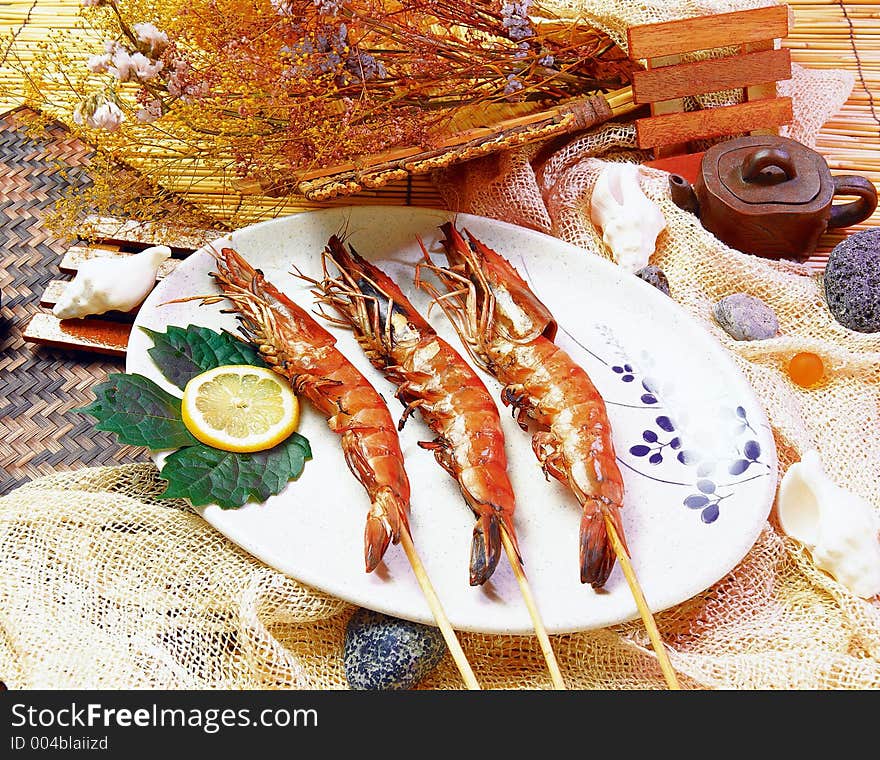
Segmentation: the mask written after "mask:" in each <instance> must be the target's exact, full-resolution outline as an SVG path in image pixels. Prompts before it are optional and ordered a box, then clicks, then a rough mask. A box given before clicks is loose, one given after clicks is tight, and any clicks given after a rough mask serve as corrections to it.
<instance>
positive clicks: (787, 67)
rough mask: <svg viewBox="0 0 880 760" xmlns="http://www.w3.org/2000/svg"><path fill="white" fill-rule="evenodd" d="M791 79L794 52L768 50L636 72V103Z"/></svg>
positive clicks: (634, 89) (634, 74) (634, 84)
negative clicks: (792, 53) (792, 54)
mask: <svg viewBox="0 0 880 760" xmlns="http://www.w3.org/2000/svg"><path fill="white" fill-rule="evenodd" d="M789 78H791V53H790V52H789V51H788V50H787V49H780V50H767V51H764V52H759V53H749V54H747V55H737V56H731V57H728V58H713V59H711V60H707V61H694V62H693V63H682V64H679V65H677V66H664V67H663V68H651V69H649V70H647V71H636V72H634V73H633V100H634V101H635V102H636V103H657V102H659V101H662V100H671V99H673V98H683V97H685V96H686V95H701V94H703V93H705V92H718V91H720V90H732V89H736V88H740V87H751V86H752V85H758V84H763V83H765V82H777V81H779V80H782V79H789Z"/></svg>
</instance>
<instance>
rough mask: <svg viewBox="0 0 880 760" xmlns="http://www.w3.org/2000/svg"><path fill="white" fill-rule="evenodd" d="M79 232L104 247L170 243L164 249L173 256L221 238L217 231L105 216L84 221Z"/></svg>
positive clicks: (91, 217) (219, 231)
mask: <svg viewBox="0 0 880 760" xmlns="http://www.w3.org/2000/svg"><path fill="white" fill-rule="evenodd" d="M81 231H82V232H84V233H91V235H92V236H96V237H99V238H101V240H103V241H105V242H107V243H118V244H126V243H138V244H142V245H143V246H144V247H147V246H150V245H157V241H160V240H163V239H170V240H173V241H174V242H173V243H166V245H167V246H168V247H169V248H171V250H172V251H175V252H192V251H194V250H195V249H196V248H201V247H202V246H203V245H204V244H205V242H207V241H208V240H214V239H216V238H219V237H221V236H222V235H223V234H224V233H223V232H222V231H221V230H209V229H201V228H197V227H178V226H175V225H173V224H170V223H168V224H163V223H161V222H136V221H132V220H130V219H128V220H126V219H116V218H114V217H106V216H103V217H102V216H90V217H88V218H87V219H86V220H85V222H84V223H83V226H82V228H81Z"/></svg>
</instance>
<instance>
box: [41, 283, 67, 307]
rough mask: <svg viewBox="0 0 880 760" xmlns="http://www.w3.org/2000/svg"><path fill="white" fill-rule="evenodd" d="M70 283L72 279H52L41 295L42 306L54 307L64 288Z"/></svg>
mask: <svg viewBox="0 0 880 760" xmlns="http://www.w3.org/2000/svg"><path fill="white" fill-rule="evenodd" d="M68 285H70V280H52V282H50V283H49V284H48V285H47V286H46V289H45V290H44V291H43V295H41V296H40V306H48V307H50V308H51V307H52V306H54V305H55V304H56V303H58V300H59V299H60V298H61V296H62V294H63V293H64V289H65V288H66V287H67V286H68Z"/></svg>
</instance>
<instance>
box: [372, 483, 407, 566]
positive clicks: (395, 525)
mask: <svg viewBox="0 0 880 760" xmlns="http://www.w3.org/2000/svg"><path fill="white" fill-rule="evenodd" d="M401 530H409V525H408V524H407V519H406V504H403V503H401V500H400V498H399V497H398V496H397V495H396V494H395V493H394V492H393V491H392V490H391V489H390V488H382V489H380V490H379V491H378V492H377V493H376V495H375V496H374V498H373V503H372V505H371V506H370V511H369V513H368V514H367V525H366V528H365V529H364V561H365V565H366V568H367V572H368V573H371V572H373V570H375V569H376V567H377V566H378V565H379V563H380V562H381V561H382V557H384V556H385V551H386V550H387V549H388V545H389V544H390V543H392V542H393V543H395V544H396V543H397V542H398V541H400V531H401Z"/></svg>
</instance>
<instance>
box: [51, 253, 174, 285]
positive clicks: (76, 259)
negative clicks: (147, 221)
mask: <svg viewBox="0 0 880 760" xmlns="http://www.w3.org/2000/svg"><path fill="white" fill-rule="evenodd" d="M132 255H133V254H131V253H128V252H126V251H119V250H115V251H114V250H110V249H106V248H91V247H89V248H87V247H84V246H78V245H72V246H70V248H68V249H67V251H66V252H65V254H64V256H63V257H62V259H61V263H60V264H59V265H58V268H59V269H60V270H61V271H62V272H69V273H72V272H76V271H77V270H78V269H79V265H80V264H81V263H82V262H83V261H87V260H89V259H100V258H115V257H118V256H132ZM179 263H180V259H175V258H171V259H165V261H163V262H162V263H161V264H159V271H158V273H157V275H156V279H158V280H161V279H162V278H163V277H167V276H168V275H169V274H170V273H171V272H172V271H174V269H175V267H176V266H177V265H178V264H179Z"/></svg>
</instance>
